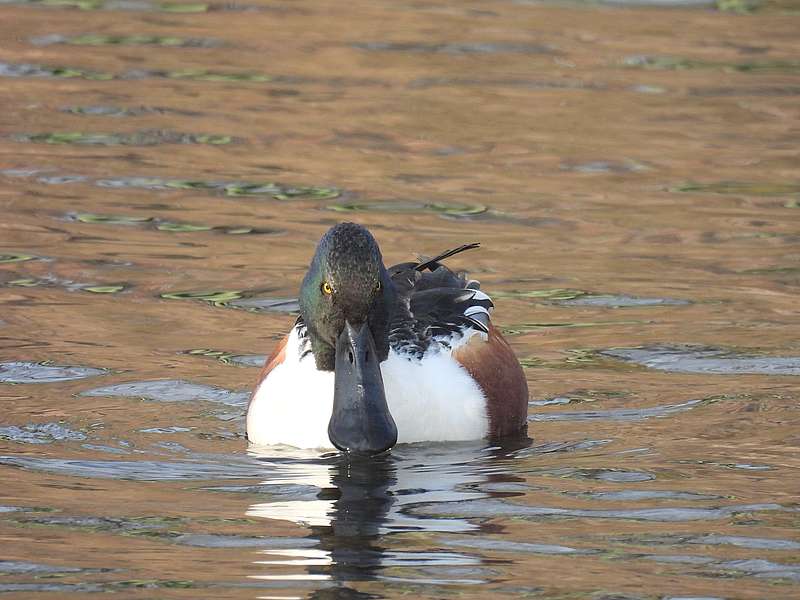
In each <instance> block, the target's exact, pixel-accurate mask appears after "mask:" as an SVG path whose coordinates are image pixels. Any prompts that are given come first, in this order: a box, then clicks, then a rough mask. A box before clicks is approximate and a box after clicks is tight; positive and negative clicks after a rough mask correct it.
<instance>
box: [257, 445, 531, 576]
mask: <svg viewBox="0 0 800 600" xmlns="http://www.w3.org/2000/svg"><path fill="white" fill-rule="evenodd" d="M530 444H531V442H530V440H528V439H527V438H526V439H524V440H513V441H510V442H509V443H508V444H507V445H504V446H502V447H487V446H486V445H485V444H483V443H481V442H470V443H463V444H427V445H408V446H405V447H398V448H395V449H394V450H393V452H392V453H391V454H389V455H386V456H381V457H378V458H372V459H369V460H363V459H357V458H351V457H347V456H342V455H338V454H335V455H322V456H313V455H309V454H306V455H301V456H298V455H297V452H292V455H293V459H290V460H285V459H286V457H285V456H281V455H276V454H275V453H274V451H272V452H270V451H269V450H267V449H261V450H258V449H255V450H252V451H251V454H252V455H253V456H255V457H256V458H257V459H258V460H259V461H260V462H261V463H262V464H263V465H264V466H268V467H269V469H270V470H271V471H275V472H277V473H283V476H278V477H272V478H270V480H268V481H265V482H264V483H263V484H261V486H259V487H260V489H261V490H262V491H264V492H266V493H268V494H272V495H273V496H274V497H275V499H274V500H271V501H269V502H260V503H257V504H253V505H252V506H250V508H249V510H248V511H247V516H249V517H259V518H264V519H271V520H284V521H291V522H293V523H297V524H299V525H303V526H306V527H308V528H309V529H310V531H311V533H310V534H309V536H308V538H309V539H313V540H315V541H316V542H317V544H316V545H315V547H313V548H308V547H306V546H303V547H298V548H287V549H277V550H276V549H265V550H262V551H261V553H262V554H264V555H267V556H268V557H269V558H267V559H265V560H258V561H256V562H255V564H257V565H269V566H285V567H296V566H302V567H305V568H306V569H305V574H304V575H299V574H297V573H279V574H275V573H268V574H259V575H254V576H253V577H254V578H256V579H267V580H290V581H296V580H298V578H299V579H309V580H316V581H322V580H325V581H333V582H346V581H366V580H371V579H382V580H392V581H402V580H404V579H403V577H402V575H397V573H398V572H400V573H401V572H402V569H403V568H407V567H424V568H425V573H426V575H427V579H426V581H428V582H429V583H438V584H444V583H458V584H462V585H463V584H471V583H481V582H482V581H483V580H482V579H480V578H476V577H480V574H481V573H482V569H480V568H477V565H479V564H480V563H481V562H482V561H481V559H480V558H478V557H476V556H471V555H467V554H462V553H460V552H454V551H438V550H437V551H425V552H419V551H410V550H405V549H404V550H396V549H393V548H392V547H391V544H390V536H391V535H392V534H401V533H407V532H429V533H430V532H448V533H458V532H471V531H477V530H479V526H478V525H476V524H474V523H471V522H469V521H467V520H466V519H461V518H458V517H448V518H435V517H427V516H423V517H420V516H415V515H412V514H410V513H409V510H410V509H411V508H412V507H414V506H417V505H421V504H430V503H436V504H439V503H444V502H467V501H472V500H479V499H482V498H488V497H502V496H509V495H518V492H509V491H485V490H486V488H485V487H484V485H485V484H489V483H497V484H513V483H515V482H520V481H522V480H521V479H520V478H518V477H515V476H514V475H513V474H512V471H511V466H510V464H509V460H510V459H511V458H513V457H514V455H515V453H516V451H517V450H520V449H522V448H526V447H528V446H530ZM500 487H503V486H502V485H501V486H500ZM398 567H399V568H400V570H399V571H398V569H397V568H398ZM460 567H468V568H467V569H466V570H464V569H460ZM390 568H391V572H392V575H388V574H386V573H385V571H386V570H387V569H390ZM414 581H416V582H417V583H420V578H419V576H418V575H417V574H415V576H414Z"/></svg>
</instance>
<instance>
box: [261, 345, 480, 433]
mask: <svg viewBox="0 0 800 600" xmlns="http://www.w3.org/2000/svg"><path fill="white" fill-rule="evenodd" d="M299 343H300V342H299V339H298V336H297V333H296V330H292V332H291V334H290V335H289V339H288V341H287V344H286V350H285V353H286V359H285V360H284V362H283V363H281V364H280V365H278V366H277V367H275V368H274V369H273V370H272V371H271V372H270V374H269V376H268V377H267V378H266V379H265V380H264V381H263V382H262V383H261V385H259V387H258V389H257V390H256V393H255V395H254V396H253V399H252V401H251V402H250V407H249V409H248V411H247V437H248V439H249V440H250V442H252V443H254V444H259V445H275V444H285V445H288V446H295V447H298V448H332V447H333V446H332V444H331V442H330V440H329V439H328V421H329V420H330V417H331V411H332V409H333V382H334V374H333V373H332V372H325V371H317V368H316V364H315V363H314V357H313V355H311V354H310V353H309V354H307V355H306V356H305V357H304V358H303V359H302V360H300V359H299V356H300V352H299V350H300V348H299ZM381 373H382V375H383V383H384V388H385V390H386V401H387V403H388V405H389V411H390V412H391V413H392V417H394V421H395V423H396V424H397V434H398V439H397V441H398V443H411V442H425V441H454V440H473V439H480V438H482V437H485V436H486V435H487V433H488V431H489V419H488V416H487V413H486V397H485V396H484V394H483V392H482V391H481V389H480V388H479V387H478V385H477V384H476V383H475V381H474V380H473V379H472V377H470V375H469V374H468V373H467V371H466V370H465V369H464V368H463V367H462V366H461V365H460V364H459V363H458V362H457V361H456V360H455V359H453V358H452V356H451V355H450V353H449V352H448V351H447V350H445V349H439V348H433V349H431V350H429V351H428V352H427V353H426V355H425V357H424V359H423V360H422V361H418V360H416V359H409V358H406V357H405V356H403V355H399V354H397V353H395V352H394V351H391V352H390V353H389V358H388V359H387V360H386V361H384V362H383V363H381Z"/></svg>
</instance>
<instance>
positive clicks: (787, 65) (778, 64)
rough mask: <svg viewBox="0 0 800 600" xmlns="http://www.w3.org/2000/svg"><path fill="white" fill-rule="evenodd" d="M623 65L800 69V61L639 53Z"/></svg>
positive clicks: (658, 68) (677, 68)
mask: <svg viewBox="0 0 800 600" xmlns="http://www.w3.org/2000/svg"><path fill="white" fill-rule="evenodd" d="M622 65H623V66H625V67H632V68H643V69H651V70H655V71H683V70H690V69H722V70H724V71H733V72H739V73H771V72H778V73H796V72H799V71H800V61H793V60H763V61H753V62H741V63H727V62H713V61H705V60H696V59H692V58H681V57H676V56H657V55H644V54H637V55H633V56H628V57H626V58H624V59H623V60H622Z"/></svg>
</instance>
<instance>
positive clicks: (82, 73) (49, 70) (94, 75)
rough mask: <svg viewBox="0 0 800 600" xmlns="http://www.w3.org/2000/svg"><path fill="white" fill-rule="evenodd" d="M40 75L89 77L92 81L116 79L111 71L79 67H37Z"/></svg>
mask: <svg viewBox="0 0 800 600" xmlns="http://www.w3.org/2000/svg"><path fill="white" fill-rule="evenodd" d="M35 74H37V75H39V76H41V75H46V76H50V77H61V78H64V79H89V80H91V81H109V80H111V79H114V75H113V74H111V73H103V72H100V71H89V70H87V69H77V68H75V67H37V73H35Z"/></svg>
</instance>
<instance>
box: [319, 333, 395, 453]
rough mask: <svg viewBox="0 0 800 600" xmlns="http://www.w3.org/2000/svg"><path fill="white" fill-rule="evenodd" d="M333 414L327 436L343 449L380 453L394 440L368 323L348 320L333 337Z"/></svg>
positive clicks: (392, 423) (390, 418)
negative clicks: (336, 335)
mask: <svg viewBox="0 0 800 600" xmlns="http://www.w3.org/2000/svg"><path fill="white" fill-rule="evenodd" d="M335 373H336V377H335V384H334V392H333V414H332V415H331V420H330V422H329V423H328V437H330V439H331V442H332V443H333V445H334V446H336V447H337V448H338V449H339V450H341V451H342V452H350V453H353V454H380V453H381V452H385V451H386V450H388V449H389V448H391V447H392V446H394V445H395V444H396V443H397V426H396V425H395V423H394V419H393V418H392V415H391V413H390V412H389V407H388V405H387V404H386V393H385V392H384V389H383V377H381V368H380V362H378V356H377V352H376V351H375V341H374V340H373V339H372V332H370V330H369V326H368V325H367V324H366V323H364V324H361V325H358V326H356V327H353V326H352V325H350V323H349V322H347V323H346V324H345V327H344V330H343V331H342V333H341V334H340V335H339V339H337V340H336V371H335Z"/></svg>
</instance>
